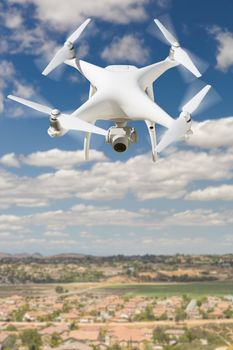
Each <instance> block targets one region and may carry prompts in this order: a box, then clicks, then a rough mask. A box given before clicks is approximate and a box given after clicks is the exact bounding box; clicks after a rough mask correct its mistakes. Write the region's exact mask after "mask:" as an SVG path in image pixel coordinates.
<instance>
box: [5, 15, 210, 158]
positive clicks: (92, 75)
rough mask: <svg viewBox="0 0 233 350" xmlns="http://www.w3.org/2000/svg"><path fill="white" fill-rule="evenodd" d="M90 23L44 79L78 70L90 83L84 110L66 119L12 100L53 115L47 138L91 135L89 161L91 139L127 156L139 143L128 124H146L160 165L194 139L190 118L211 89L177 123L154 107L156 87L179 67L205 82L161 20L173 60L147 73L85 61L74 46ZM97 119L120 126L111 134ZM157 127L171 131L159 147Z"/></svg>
mask: <svg viewBox="0 0 233 350" xmlns="http://www.w3.org/2000/svg"><path fill="white" fill-rule="evenodd" d="M89 22H90V19H87V20H86V21H85V22H84V23H83V24H82V25H81V26H80V27H79V28H78V29H77V30H76V31H75V32H74V33H73V34H72V35H71V36H69V38H68V39H67V41H66V42H65V43H64V46H63V47H62V48H61V49H60V50H59V51H58V52H57V53H56V55H55V56H54V58H53V59H52V60H51V62H50V63H49V64H48V66H47V67H46V68H45V70H44V71H43V73H42V74H43V75H47V74H49V73H50V72H51V71H52V70H54V69H55V68H56V67H57V66H59V65H60V64H62V63H65V64H67V65H70V66H72V67H74V68H76V69H77V70H78V71H79V72H80V73H81V74H82V75H84V77H85V78H86V79H87V80H89V82H90V92H89V99H88V100H87V101H86V102H85V103H84V104H83V105H82V106H80V107H79V108H78V109H77V110H75V111H74V112H73V113H72V114H70V115H67V114H63V113H61V112H60V111H59V110H57V109H51V108H50V107H47V106H43V105H41V104H38V103H35V102H31V101H28V100H25V99H23V98H20V97H16V96H12V95H9V96H8V98H10V99H12V100H14V101H17V102H19V103H21V104H24V105H26V106H28V107H31V108H33V109H35V110H37V111H40V112H42V113H45V114H48V115H50V127H49V129H48V134H49V135H50V136H51V137H55V136H63V135H64V134H65V133H66V132H68V131H69V130H77V131H84V132H86V134H85V138H84V155H85V159H86V160H87V159H88V158H89V146H90V136H91V133H95V134H100V135H103V136H104V137H105V138H106V142H107V143H109V144H111V145H112V147H113V149H114V150H115V151H116V152H124V151H126V150H127V149H128V147H129V145H130V144H133V143H136V142H137V133H136V130H135V128H132V127H130V126H127V123H128V122H129V121H132V120H144V121H145V122H146V125H147V128H148V131H149V135H150V140H151V146H152V159H153V161H154V162H155V161H156V159H157V153H159V152H161V151H162V150H163V149H164V148H166V147H167V146H168V145H170V144H171V143H172V142H174V141H177V140H179V139H181V138H184V137H186V136H187V135H189V134H190V133H192V131H191V114H192V113H193V112H194V111H195V110H196V109H197V107H198V106H199V105H200V103H201V102H202V100H203V98H204V97H205V95H206V94H207V92H208V91H209V89H210V87H211V86H210V85H206V86H205V87H204V88H203V89H202V90H201V91H199V93H198V94H196V95H195V96H194V97H193V98H192V99H191V100H190V101H189V102H188V103H186V104H185V105H184V106H183V107H182V112H181V113H180V116H179V117H178V118H177V119H173V118H172V117H171V116H170V115H169V114H167V113H166V112H165V111H164V110H163V109H162V108H161V107H160V106H158V104H156V103H155V101H154V94H153V82H154V81H155V80H156V79H158V78H159V77H160V76H161V75H162V74H163V73H164V72H165V71H167V70H168V69H170V68H172V67H176V66H177V65H180V64H181V65H183V66H184V67H185V68H186V69H188V70H189V71H190V72H191V73H192V74H194V75H195V76H196V77H200V76H201V73H200V72H199V70H198V69H197V68H196V66H195V65H194V63H193V62H192V60H191V58H190V57H189V55H188V54H187V53H186V52H185V51H184V50H183V49H182V48H181V47H180V44H179V43H178V41H177V39H176V38H175V37H174V36H173V35H172V34H171V33H169V31H168V30H167V29H166V28H165V27H164V26H163V24H162V23H161V22H160V21H159V20H158V19H155V23H156V25H157V26H158V28H159V29H160V31H161V32H162V33H163V35H164V37H165V38H166V40H167V41H168V42H169V43H170V44H171V49H170V52H169V56H168V57H167V58H166V59H165V60H163V61H161V62H157V63H154V64H151V65H149V66H146V67H142V68H137V67H135V66H131V65H112V66H108V67H106V68H102V67H98V66H96V65H94V64H91V63H88V62H86V61H83V60H80V59H78V57H77V56H76V50H75V48H74V43H75V41H76V40H77V39H78V38H79V36H80V35H81V33H82V32H83V30H84V29H85V27H86V26H87V25H88V23H89ZM129 50H130V48H129ZM98 119H102V120H111V121H113V122H114V123H115V126H112V127H111V128H109V130H104V129H102V128H99V127H97V126H95V125H94V124H95V122H96V121H97V120H98ZM155 124H160V125H162V126H164V127H165V128H167V131H166V132H165V134H164V135H163V136H162V139H161V141H160V142H159V143H158V145H157V142H156V133H155Z"/></svg>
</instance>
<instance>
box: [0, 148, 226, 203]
mask: <svg viewBox="0 0 233 350" xmlns="http://www.w3.org/2000/svg"><path fill="white" fill-rule="evenodd" d="M81 157H82V153H81V152H79V151H77V152H75V151H61V150H50V151H44V152H36V153H32V154H29V155H27V156H18V157H16V156H14V155H12V154H11V155H5V156H3V161H2V160H1V162H2V163H5V165H7V166H9V165H10V163H12V164H11V166H15V165H16V163H17V162H19V163H20V164H21V165H23V164H27V165H31V166H34V167H44V166H46V167H51V168H55V170H54V171H51V170H49V171H48V172H46V173H42V174H40V175H37V176H34V177H30V176H19V175H16V174H12V173H10V172H9V171H6V170H2V171H1V172H0V207H2V208H7V207H9V206H14V205H17V206H22V207H33V206H37V207H38V206H48V205H50V204H52V203H54V202H57V201H62V200H66V199H72V198H73V199H74V198H79V199H82V200H89V201H93V200H97V201H105V202H106V201H109V200H118V199H123V198H126V197H127V195H128V194H132V195H134V197H135V198H136V199H137V200H139V201H147V200H154V199H158V198H170V199H176V198H184V197H185V196H186V195H187V193H188V191H189V186H190V185H192V186H194V184H195V183H196V182H199V181H216V180H218V181H226V180H230V179H232V169H233V154H232V152H231V149H229V150H226V151H224V152H221V151H218V150H216V151H215V152H213V151H211V152H210V153H209V152H206V151H201V152H200V151H195V152H194V151H191V150H190V151H178V150H176V152H175V153H174V152H171V153H168V154H167V155H165V156H164V158H161V159H160V161H159V162H158V163H156V164H154V163H152V162H151V161H150V157H149V155H140V156H136V157H133V158H131V159H129V160H128V161H126V162H121V161H117V162H115V163H113V162H112V161H110V160H108V159H106V158H105V156H104V155H103V153H101V152H97V151H94V152H93V157H94V160H96V161H97V162H95V163H94V164H90V166H89V167H88V168H84V169H83V168H82V167H80V166H79V167H78V168H77V165H81V164H82V163H83V160H82V158H81ZM138 164H140V167H139V166H138ZM116 169H117V171H116ZM119 174H120V176H119ZM126 179H130V181H126ZM116 189H117V190H116Z"/></svg>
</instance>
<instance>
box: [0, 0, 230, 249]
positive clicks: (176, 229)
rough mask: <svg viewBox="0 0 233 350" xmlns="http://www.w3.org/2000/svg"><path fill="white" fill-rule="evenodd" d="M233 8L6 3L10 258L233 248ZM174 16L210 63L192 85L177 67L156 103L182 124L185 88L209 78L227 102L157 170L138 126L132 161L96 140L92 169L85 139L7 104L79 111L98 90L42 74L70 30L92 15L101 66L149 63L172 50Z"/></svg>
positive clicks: (5, 221) (91, 52)
mask: <svg viewBox="0 0 233 350" xmlns="http://www.w3.org/2000/svg"><path fill="white" fill-rule="evenodd" d="M232 13H233V3H232V1H231V0H222V1H218V0H205V1H200V0H196V1H193V2H191V1H187V0H158V1H155V0H154V1H150V0H124V1H123V0H122V1H119V0H106V1H98V2H96V1H94V0H86V1H85V2H83V1H77V0H67V1H65V2H64V1H63V0H50V1H49V2H48V1H46V0H8V1H4V0H3V1H2V2H1V4H0V34H1V40H0V56H1V57H0V113H1V116H0V242H1V243H0V251H5V252H12V253H13V252H34V251H39V252H41V253H43V254H54V253H60V252H71V251H72V252H80V253H86V254H97V255H102V254H104V255H108V254H118V253H123V254H135V253H137V254H145V253H155V254H175V253H195V254H199V253H226V252H232V249H233V232H232V224H233V219H232V217H233V206H232V200H233V182H232V178H233V174H232V169H233V152H232V151H233V138H232V131H233V116H232V109H233V103H232V86H233V74H232V72H233V70H232V68H233V22H232ZM164 15H166V16H167V15H169V16H170V18H171V19H172V23H173V25H174V28H175V30H176V34H177V36H178V38H179V40H180V42H181V44H182V45H183V46H184V47H185V48H187V49H189V50H190V51H191V52H193V53H194V54H196V55H198V56H199V57H201V58H202V59H203V60H204V61H205V62H207V63H208V65H209V66H208V68H207V70H206V71H205V72H204V73H203V76H202V78H201V82H198V81H194V80H193V79H192V77H191V76H190V75H188V78H187V77H186V80H184V79H183V76H182V75H181V74H180V72H179V70H178V69H177V68H175V69H172V70H170V71H168V72H167V73H165V74H164V75H163V76H162V77H161V78H160V79H159V80H157V81H156V82H155V84H154V92H155V96H156V100H157V102H158V103H159V104H160V105H161V106H162V107H163V108H164V109H165V110H166V111H167V112H169V113H170V114H171V115H172V116H174V117H177V116H178V115H179V106H180V103H181V102H182V100H183V98H184V96H185V95H186V94H187V92H189V93H190V91H194V90H196V89H198V88H199V87H200V86H202V85H204V84H205V83H210V84H212V85H213V87H214V89H215V90H216V93H215V95H217V94H218V95H219V96H220V97H221V99H220V100H219V101H218V103H215V104H214V105H212V106H210V107H209V108H208V109H205V110H200V112H199V113H198V114H197V115H196V116H194V123H193V131H194V135H193V136H192V137H191V138H190V139H189V141H188V142H187V143H186V144H184V143H179V144H176V145H174V146H172V147H170V148H169V149H168V150H167V151H166V152H164V153H163V154H162V155H161V156H160V160H159V162H158V163H156V164H153V163H152V162H151V156H150V143H149V138H148V135H147V130H146V128H145V126H144V124H143V123H142V122H137V123H133V125H134V126H135V127H136V128H137V131H138V133H139V142H138V144H137V145H133V146H131V147H130V149H129V151H128V152H127V153H125V154H123V155H121V154H116V153H114V152H113V151H112V149H111V147H110V146H109V145H106V144H105V143H104V141H103V139H102V138H101V137H100V136H94V137H93V139H92V148H93V151H92V154H91V161H90V162H87V163H85V162H84V161H83V152H82V135H77V134H76V135H71V136H72V137H70V136H68V135H66V136H64V137H62V138H57V139H51V138H49V136H48V135H47V128H48V119H47V118H46V117H43V116H42V117H41V118H38V117H39V115H38V114H36V113H34V112H32V111H31V110H29V109H26V108H23V107H21V106H19V105H18V104H16V103H14V102H12V101H7V100H6V96H7V94H9V93H13V94H15V95H18V96H21V97H25V98H29V99H32V100H35V101H42V102H45V103H49V104H50V105H52V106H53V107H57V108H59V109H61V110H63V111H72V110H74V109H76V108H77V107H78V106H79V105H81V104H82V103H83V102H84V101H85V100H86V99H87V96H88V90H89V86H88V82H87V81H85V79H84V78H82V77H81V76H80V75H79V73H78V72H77V71H75V70H73V69H72V68H71V67H63V68H59V69H58V70H57V71H56V72H54V73H53V74H51V76H49V77H44V76H42V75H41V71H42V70H43V68H44V67H45V66H46V64H47V63H48V61H49V59H50V58H51V56H53V54H54V52H55V51H56V49H57V47H59V45H61V44H62V43H63V42H64V40H65V38H66V37H67V35H68V34H70V33H71V32H72V31H73V30H74V29H76V28H77V26H78V25H79V24H80V23H82V22H83V21H84V20H85V19H86V18H87V17H91V18H92V23H91V25H90V26H88V28H87V30H86V31H85V33H84V34H83V36H82V38H80V41H79V43H78V45H77V49H78V53H79V56H80V57H82V58H83V59H85V60H87V61H90V62H93V63H95V64H97V65H100V66H103V67H104V66H107V65H109V64H124V63H127V64H133V65H136V66H138V67H140V66H143V65H146V64H150V63H153V62H156V61H158V60H161V59H164V58H165V57H166V56H167V54H168V49H169V48H168V46H167V45H165V44H164V43H163V42H161V41H159V40H158V38H157V29H156V27H155V25H154V24H153V19H154V18H156V17H159V18H161V20H163V19H164ZM206 121H207V122H206ZM198 122H199V123H198ZM99 125H101V126H104V127H108V124H107V123H106V122H100V123H99ZM162 132H163V130H162V128H159V130H158V133H159V136H160V135H161V134H162Z"/></svg>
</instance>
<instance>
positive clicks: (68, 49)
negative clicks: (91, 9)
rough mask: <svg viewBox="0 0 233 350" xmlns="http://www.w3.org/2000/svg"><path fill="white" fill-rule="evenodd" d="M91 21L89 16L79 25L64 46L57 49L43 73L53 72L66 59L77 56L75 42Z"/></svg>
mask: <svg viewBox="0 0 233 350" xmlns="http://www.w3.org/2000/svg"><path fill="white" fill-rule="evenodd" d="M90 21H91V19H90V18H88V19H87V20H86V21H85V22H84V23H83V24H81V26H80V27H78V29H76V31H75V32H74V33H73V34H71V35H70V36H69V37H68V38H67V40H66V41H65V43H64V45H63V47H62V48H61V49H60V50H58V51H57V53H56V54H55V56H54V57H53V59H52V60H51V61H50V62H49V64H48V65H47V67H46V68H45V69H44V70H43V72H42V74H43V75H48V74H49V73H50V72H52V71H53V70H54V69H55V68H56V67H58V66H59V65H60V64H62V63H63V62H65V61H66V60H69V59H72V58H75V49H74V43H75V41H76V40H78V38H79V37H80V35H81V34H82V32H83V31H84V29H85V28H86V26H87V25H88V24H89V22H90Z"/></svg>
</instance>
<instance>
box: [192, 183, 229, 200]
mask: <svg viewBox="0 0 233 350" xmlns="http://www.w3.org/2000/svg"><path fill="white" fill-rule="evenodd" d="M186 199H189V200H197V201H216V200H224V201H231V200H233V185H225V184H224V185H220V186H209V187H206V188H204V189H201V190H195V191H192V192H191V193H189V194H188V195H187V196H186Z"/></svg>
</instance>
